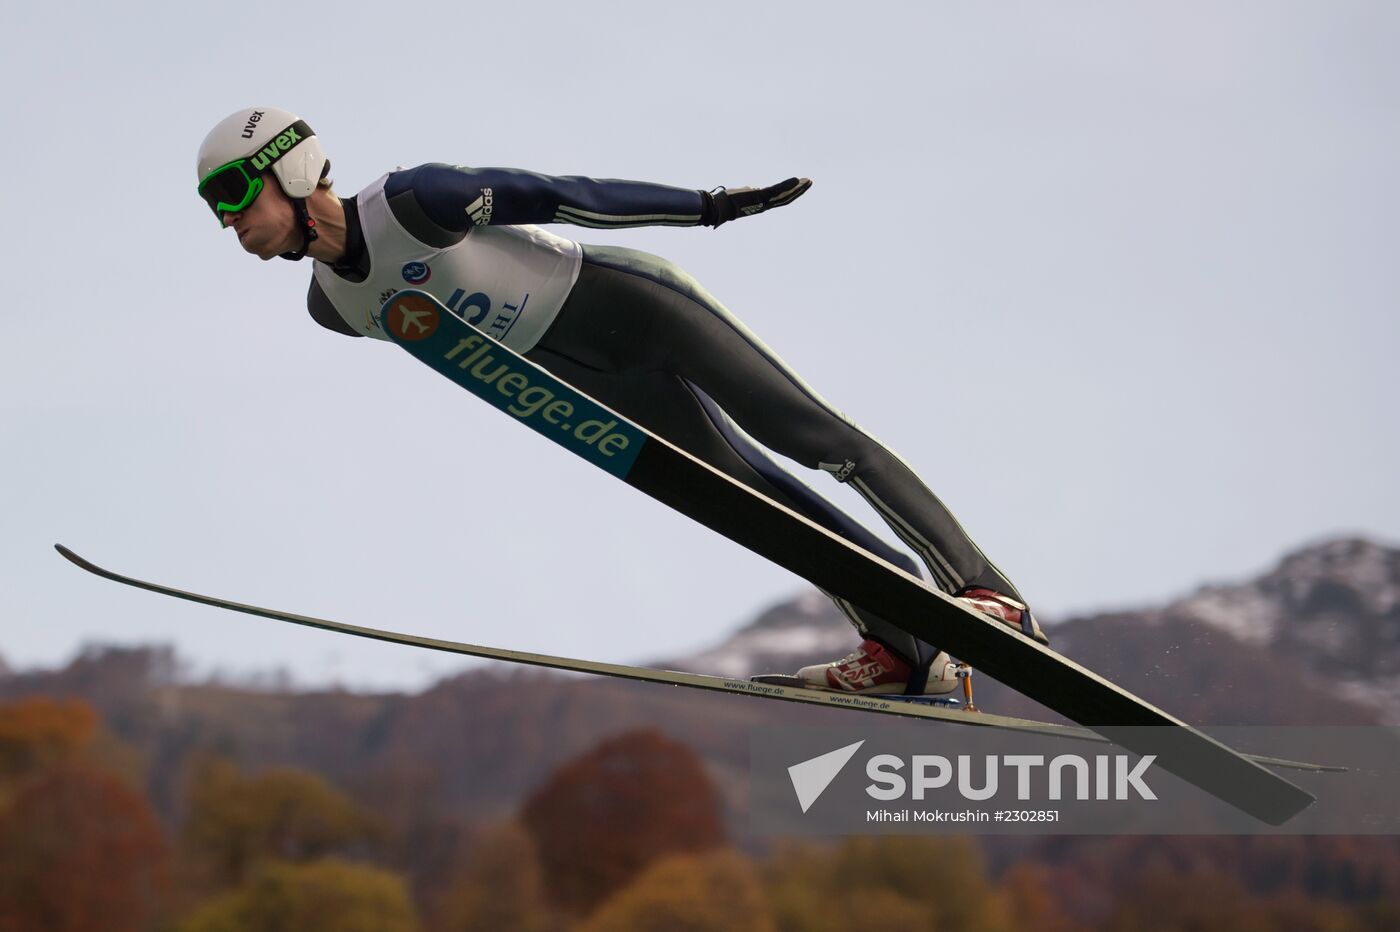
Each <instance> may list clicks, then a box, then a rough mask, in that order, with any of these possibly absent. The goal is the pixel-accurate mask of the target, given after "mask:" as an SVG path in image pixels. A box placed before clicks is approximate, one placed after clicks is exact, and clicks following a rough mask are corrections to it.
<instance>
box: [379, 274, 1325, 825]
mask: <svg viewBox="0 0 1400 932" xmlns="http://www.w3.org/2000/svg"><path fill="white" fill-rule="evenodd" d="M376 320H377V323H378V325H379V326H380V327H382V328H383V330H384V332H385V333H386V334H387V335H388V336H389V337H390V338H391V339H393V340H394V342H396V343H398V344H399V345H400V346H402V347H403V348H404V349H405V350H407V351H408V352H409V353H410V354H412V355H413V356H414V357H416V358H417V359H418V360H419V361H421V362H423V363H425V364H426V365H428V366H429V367H431V368H432V369H433V370H435V371H436V372H438V373H439V374H441V375H444V376H446V377H447V378H448V379H450V380H451V381H453V382H455V383H456V384H457V385H459V386H461V387H462V388H465V389H466V390H468V391H469V392H471V393H472V394H474V395H476V396H477V397H478V398H481V399H482V400H484V401H486V402H487V403H488V404H490V405H492V406H493V407H495V408H497V409H498V410H500V411H503V412H505V413H507V414H509V415H511V416H512V417H513V418H515V419H516V420H519V421H521V422H522V423H524V424H526V425H527V426H529V427H530V428H532V429H533V430H535V431H537V432H539V433H541V434H543V435H544V436H545V437H548V438H549V439H550V440H552V441H554V442H555V443H558V444H560V445H561V446H563V447H565V448H566V449H568V450H569V451H571V452H573V453H575V454H577V455H578V456H580V457H582V458H583V459H586V460H588V461H589V462H590V463H593V464H594V465H596V466H598V467H599V468H601V469H604V470H605V471H607V472H609V473H611V474H612V475H614V476H617V477H618V478H620V479H622V480H623V481H624V482H626V483H627V484H628V485H630V486H632V487H633V488H635V489H638V490H639V491H642V492H645V493H646V494H647V495H650V496H651V497H652V498H655V499H656V500H658V501H660V502H663V503H665V504H667V505H669V506H671V507H672V508H674V509H675V510H677V511H679V512H681V513H682V514H684V515H686V516H688V517H690V518H693V519H694V520H696V521H698V522H700V523H701V524H703V525H705V526H706V527H709V528H710V529H712V530H714V531H717V532H718V533H720V534H723V535H724V536H725V537H728V538H729V539H730V540H733V541H735V542H736V543H738V544H741V545H742V546H744V547H746V548H748V549H749V550H752V551H754V552H755V553H757V554H760V555H761V556H764V557H766V558H768V559H769V560H772V561H773V562H774V563H777V564H778V565H780V566H783V567H785V568H787V569H789V570H791V571H792V572H794V573H796V574H797V575H799V576H801V577H803V578H804V579H807V580H809V581H810V582H812V583H813V584H815V585H816V586H817V587H818V588H819V589H822V590H823V591H826V592H833V593H835V594H837V595H839V596H841V597H843V598H846V599H849V600H850V601H851V602H853V603H855V604H856V605H859V606H861V607H862V608H865V609H868V610H869V611H872V612H874V613H875V614H876V615H878V616H880V617H881V618H885V619H888V620H889V621H891V622H892V623H894V624H896V625H898V626H900V627H901V628H903V629H904V630H906V631H908V632H909V633H910V634H912V635H913V636H915V637H917V638H919V639H920V640H922V641H925V642H927V643H929V644H936V645H938V646H939V647H940V648H942V649H943V650H946V651H948V653H950V654H952V655H953V656H955V657H957V658H958V659H959V660H962V661H964V662H966V663H968V664H970V665H971V666H972V667H974V668H976V669H978V670H980V671H982V672H983V673H986V674H987V675H988V676H991V677H993V678H994V679H997V680H1000V681H1001V682H1003V683H1005V684H1006V685H1008V686H1010V687H1012V688H1013V689H1016V690H1018V691H1019V692H1021V693H1023V694H1025V695H1026V696H1028V697H1030V698H1032V699H1034V700H1036V701H1037V702H1040V703H1041V704H1043V705H1045V706H1048V707H1049V708H1051V709H1054V710H1055V711H1056V712H1058V713H1060V714H1061V715H1063V716H1065V717H1066V718H1068V719H1070V720H1072V721H1075V722H1078V723H1079V724H1081V725H1085V726H1087V727H1089V728H1092V729H1093V730H1094V731H1096V732H1098V733H1099V734H1101V735H1103V736H1104V737H1106V738H1108V739H1110V740H1111V741H1113V742H1114V743H1115V744H1118V745H1120V746H1122V747H1125V748H1127V749H1128V750H1131V751H1134V752H1136V753H1138V754H1142V755H1147V754H1155V755H1156V756H1157V764H1158V766H1160V767H1162V768H1164V769H1165V770H1167V771H1169V772H1171V773H1173V774H1175V775H1176V776H1178V777H1181V778H1182V779H1183V780H1186V781H1187V782H1188V783H1191V784H1193V785H1195V786H1197V787H1199V788H1200V789H1202V790H1204V791H1205V792H1207V793H1210V794H1211V795H1213V796H1216V797H1218V798H1219V799H1221V800H1224V801H1225V802H1228V803H1230V804H1231V805H1233V806H1235V807H1236V808H1238V809H1240V810H1242V811H1244V812H1247V813H1249V814H1250V815H1252V816H1254V817H1256V818H1258V819H1260V820H1262V821H1264V822H1267V823H1269V824H1271V825H1281V824H1282V823H1284V822H1286V821H1288V820H1289V819H1291V818H1292V817H1293V816H1295V815H1297V814H1298V813H1299V812H1301V811H1302V810H1303V809H1305V808H1307V807H1308V806H1309V805H1311V804H1312V803H1313V802H1314V801H1315V800H1314V797H1313V796H1312V795H1311V794H1310V793H1308V792H1306V791H1304V790H1303V789H1301V788H1300V787H1298V786H1295V785H1294V784H1292V783H1289V782H1288V781H1287V780H1285V779H1283V778H1282V777H1280V776H1278V775H1277V774H1275V773H1271V772H1270V771H1268V770H1265V769H1264V768H1263V767H1261V766H1260V765H1259V764H1257V763H1256V762H1254V761H1252V760H1249V759H1248V758H1246V757H1244V756H1242V755H1240V754H1239V753H1237V752H1235V751H1234V750H1232V749H1230V748H1228V747H1226V746H1225V745H1224V744H1222V743H1221V742H1219V741H1216V740H1215V739H1214V738H1211V737H1210V736H1208V735H1206V734H1204V733H1202V732H1200V731H1198V730H1196V729H1195V728H1192V727H1191V726H1190V725H1188V724H1186V723H1185V722H1183V721H1181V720H1180V719H1177V718H1175V717H1173V716H1171V715H1169V714H1168V713H1166V712H1164V711H1162V710H1161V709H1159V708H1157V707H1156V706H1154V705H1152V704H1151V703H1149V702H1146V701H1145V700H1143V699H1140V698H1139V697H1137V696H1135V695H1133V694H1132V693H1130V692H1128V691H1127V690H1125V689H1122V688H1121V687H1119V686H1117V685H1115V684H1114V683H1112V682H1110V681H1108V680H1106V679H1104V678H1103V677H1101V676H1099V675H1097V674H1095V673H1094V672H1093V671H1091V670H1088V669H1086V668H1084V667H1082V666H1080V665H1079V664H1077V663H1075V662H1074V661H1072V660H1069V659H1068V658H1066V657H1062V656H1061V655H1059V654H1057V653H1055V652H1054V651H1052V650H1049V649H1047V648H1045V647H1043V646H1041V645H1040V644H1038V643H1036V642H1035V641H1034V640H1032V639H1030V638H1028V637H1026V636H1024V635H1022V634H1021V633H1020V632H1019V631H1013V630H1011V629H1010V628H1009V627H1007V626H1006V625H1004V624H1001V623H999V622H996V621H992V620H990V619H988V618H986V617H984V616H982V615H980V614H978V613H977V612H976V611H973V610H971V609H969V608H967V607H965V606H962V605H960V604H958V603H957V602H956V601H954V600H953V599H952V598H950V597H949V596H947V595H945V594H944V593H942V592H939V591H937V590H935V589H933V588H931V587H930V586H928V585H927V584H926V583H924V581H923V580H921V579H918V578H917V577H914V576H911V575H910V574H908V573H906V572H904V571H903V570H901V569H899V568H898V567H895V566H893V565H891V564H889V563H887V562H885V561H883V560H881V559H879V558H878V557H876V556H874V555H872V554H870V553H867V552H866V551H864V550H862V549H860V548H858V547H856V546H854V545H852V544H850V543H849V542H847V541H845V540H843V539H841V538H840V537H837V536H836V535H834V534H831V533H829V532H828V531H827V530H825V529H824V528H822V527H820V526H818V525H817V524H814V523H813V522H811V521H809V520H808V519H806V518H805V517H803V516H802V515H799V514H797V513H796V512H794V511H792V510H790V509H788V508H786V507H784V506H782V505H780V504H778V503H777V502H774V501H772V500H770V499H768V498H766V497H765V496H763V495H760V494H759V493H757V492H755V491H754V490H753V489H750V488H749V487H747V486H745V485H744V484H742V483H740V482H736V481H735V480H733V479H731V478H730V477H729V476H727V475H725V474H723V473H722V472H720V471H718V470H716V469H714V468H712V467H710V466H709V465H708V464H706V463H704V462H702V461H701V460H699V459H697V458H695V457H694V456H691V455H690V454H689V453H686V452H685V451H684V450H681V449H680V448H679V447H676V446H674V445H672V444H670V443H668V442H667V441H665V440H664V439H662V438H661V437H658V436H656V435H655V434H652V433H650V432H648V431H647V430H645V429H644V428H642V427H640V426H638V425H636V424H634V423H632V422H630V421H629V420H628V419H627V418H625V417H623V416H622V415H620V414H618V413H617V412H615V411H612V410H611V409H609V408H607V407H605V406H604V405H602V404H600V403H598V402H597V401H595V400H594V399H592V398H590V397H588V396H587V395H585V394H583V393H582V392H580V391H578V390H577V389H575V388H574V387H573V386H571V385H569V384H568V383H566V382H564V381H562V380H560V379H558V378H556V377H555V376H554V375H552V374H551V373H549V372H548V371H546V370H545V369H543V368H541V367H539V366H537V365H535V364H534V363H531V362H530V361H529V360H527V359H525V358H524V357H522V356H520V355H519V354H517V353H515V352H513V351H511V350H510V349H508V348H507V347H505V346H503V345H501V344H500V343H497V342H496V341H494V340H492V339H491V338H490V337H488V336H487V335H486V334H485V333H483V332H482V331H480V330H478V329H477V328H476V327H474V326H472V324H471V323H469V322H468V321H466V320H464V319H462V318H460V317H457V316H456V315H454V314H453V313H451V312H450V311H448V310H447V308H445V307H444V306H443V305H442V304H441V303H440V302H439V301H438V300H437V299H436V298H434V297H433V296H432V295H431V294H428V293H427V292H424V291H419V290H417V289H404V290H402V291H399V292H397V293H395V294H394V295H392V296H391V297H390V298H389V299H388V300H387V301H385V302H384V304H383V305H382V306H381V308H380V309H379V311H378V313H377V315H376ZM1153 725H1156V726H1164V727H1160V728H1142V727H1140V726H1153Z"/></svg>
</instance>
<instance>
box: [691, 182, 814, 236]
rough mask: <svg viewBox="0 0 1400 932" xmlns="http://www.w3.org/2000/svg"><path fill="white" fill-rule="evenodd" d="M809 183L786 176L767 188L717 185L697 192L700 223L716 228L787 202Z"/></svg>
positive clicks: (809, 185)
mask: <svg viewBox="0 0 1400 932" xmlns="http://www.w3.org/2000/svg"><path fill="white" fill-rule="evenodd" d="M811 186H812V182H811V181H809V180H807V179H806V178H789V179H788V180H787V181H780V182H778V183H777V184H775V185H773V186H772V187H768V188H733V189H726V188H719V189H718V190H716V191H701V192H700V193H701V194H702V195H704V198H705V209H704V213H703V214H702V215H701V217H700V223H701V225H703V226H707V227H717V226H719V225H720V224H721V223H724V222H725V221H726V220H733V219H734V218H735V217H747V216H749V215H751V214H761V213H763V212H764V211H765V210H772V209H773V208H774V207H782V206H783V205H784V204H791V203H792V202H793V201H795V200H797V199H798V198H799V197H801V196H802V195H803V194H805V193H806V191H807V189H808V188H810V187H811Z"/></svg>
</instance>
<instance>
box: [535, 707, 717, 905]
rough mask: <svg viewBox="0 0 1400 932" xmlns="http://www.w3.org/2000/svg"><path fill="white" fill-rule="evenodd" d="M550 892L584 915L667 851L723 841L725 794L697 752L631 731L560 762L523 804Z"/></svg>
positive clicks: (651, 732)
mask: <svg viewBox="0 0 1400 932" xmlns="http://www.w3.org/2000/svg"><path fill="white" fill-rule="evenodd" d="M522 821H523V822H524V824H525V827H526V828H527V829H528V830H529V832H530V834H531V836H533V838H534V839H535V844H536V846H537V848H538V850H539V852H540V858H541V862H542V864H543V867H544V873H545V880H546V885H547V887H548V889H549V892H550V894H551V896H553V897H554V899H555V901H556V902H557V903H558V904H559V905H560V906H562V907H564V908H565V909H567V910H569V911H571V912H574V913H578V914H583V913H587V912H588V911H590V910H591V909H592V908H593V907H594V906H595V905H596V904H598V903H599V902H601V901H602V900H603V899H604V898H606V897H607V896H608V895H610V894H611V893H613V892H614V891H616V890H618V889H620V888H621V887H623V886H624V885H626V884H627V883H628V882H630V881H631V880H632V878H634V877H636V876H637V874H638V873H640V872H641V871H642V870H643V869H645V868H646V867H647V865H649V864H651V863H652V862H653V861H655V860H656V859H658V858H660V857H662V856H663V855H667V854H673V853H680V852H696V851H703V850H705V849H707V848H713V847H716V846H718V845H720V844H722V843H723V841H724V828H723V821H722V817H721V812H720V803H719V797H718V795H717V794H716V792H715V788H714V785H713V784H712V783H711V782H710V780H709V778H708V777H707V776H706V775H705V771H704V765H703V764H702V762H701V761H700V759H699V757H697V756H696V755H695V753H694V752H693V751H691V750H690V749H689V748H687V747H685V746H684V745H681V744H678V743H676V742H674V741H671V740H670V739H668V738H666V737H664V736H663V735H661V734H660V733H659V732H657V731H654V730H641V731H634V732H629V733H627V734H625V735H622V736H620V737H618V738H614V739H612V740H609V741H605V742H603V743H602V744H600V745H599V746H598V747H597V748H595V749H594V750H593V751H591V752H589V753H587V754H584V755H582V756H581V757H578V758H576V759H574V760H573V761H571V762H569V763H566V764H565V765H563V766H562V767H560V768H559V769H558V770H557V771H556V772H555V773H554V775H553V776H552V777H551V779H550V780H549V781H548V782H547V783H546V784H545V785H544V786H542V787H541V788H540V789H538V790H536V791H535V793H534V794H533V795H531V797H530V798H529V800H528V801H527V802H526V803H525V806H524V809H523V813H522Z"/></svg>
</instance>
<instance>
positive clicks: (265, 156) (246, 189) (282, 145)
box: [199, 120, 324, 223]
mask: <svg viewBox="0 0 1400 932" xmlns="http://www.w3.org/2000/svg"><path fill="white" fill-rule="evenodd" d="M314 135H316V134H315V133H314V132H312V130H311V127H309V126H307V125H306V121H305V120H297V121H296V122H295V123H293V124H292V125H291V126H288V127H287V128H286V129H284V130H282V131H281V132H280V133H278V134H277V135H276V136H274V137H273V138H272V139H270V140H268V142H267V145H265V146H263V147H262V148H261V149H259V150H258V151H257V152H254V153H253V154H252V155H248V156H244V157H243V158H241V159H234V160H233V161H232V162H228V163H226V164H223V165H220V166H219V167H218V168H216V169H214V170H213V171H211V172H210V173H209V174H207V175H205V176H204V180H203V181H201V182H200V183H199V196H200V197H202V198H204V203H206V204H208V205H209V209H210V210H212V211H214V216H216V217H218V218H219V222H220V223H223V222H224V214H226V213H232V212H234V211H239V210H242V209H243V208H245V207H247V206H248V205H249V204H251V203H253V201H255V200H256V199H257V197H258V195H259V194H261V193H262V189H263V179H262V176H263V175H264V174H265V173H266V172H267V171H268V170H269V169H270V168H272V166H273V165H275V164H276V163H277V160H278V159H280V158H282V156H284V155H286V154H287V153H288V152H291V151H292V150H293V149H295V148H296V147H297V145H299V144H300V143H301V142H303V141H304V140H306V139H308V138H310V137H311V136H314ZM323 174H324V172H323Z"/></svg>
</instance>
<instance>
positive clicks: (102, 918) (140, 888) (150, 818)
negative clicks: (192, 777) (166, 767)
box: [0, 767, 169, 932]
mask: <svg viewBox="0 0 1400 932" xmlns="http://www.w3.org/2000/svg"><path fill="white" fill-rule="evenodd" d="M168 853H169V852H168V846H167V843H166V841H165V838H164V837H163V836H162V834H161V830H160V826H159V825H158V824H157V823H156V819H155V816H154V815H153V814H152V812H151V810H150V807H149V806H148V805H147V804H146V801H145V799H144V798H143V797H141V796H139V795H137V794H136V793H135V792H133V791H132V790H130V789H129V788H127V787H126V786H125V785H124V784H122V783H121V782H120V781H118V780H116V779H114V778H113V777H111V776H109V775H107V774H104V773H102V772H100V771H97V770H93V769H90V768H84V767H60V768H53V769H50V770H48V771H45V772H43V773H41V774H39V775H37V776H35V777H33V778H31V779H30V780H29V781H27V782H26V783H24V784H23V785H22V786H21V787H20V788H19V790H18V791H17V792H16V794H15V796H14V798H13V800H12V801H11V803H10V805H9V806H8V807H7V809H6V810H5V812H4V814H3V816H0V932H36V930H44V932H99V930H100V932H128V930H130V932H138V930H143V929H146V928H148V927H149V926H150V924H151V922H152V921H153V919H154V917H156V916H157V915H158V913H159V912H160V909H161V906H162V902H163V899H164V896H165V893H166V887H167V863H168Z"/></svg>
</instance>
